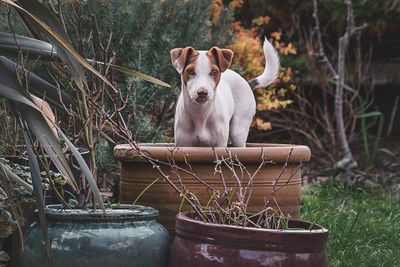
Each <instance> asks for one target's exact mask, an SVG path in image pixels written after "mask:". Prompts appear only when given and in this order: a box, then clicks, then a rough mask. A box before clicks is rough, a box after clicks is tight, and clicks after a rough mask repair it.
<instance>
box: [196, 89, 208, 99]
mask: <svg viewBox="0 0 400 267" xmlns="http://www.w3.org/2000/svg"><path fill="white" fill-rule="evenodd" d="M197 95H198V96H199V97H200V98H206V97H207V95H208V92H207V91H198V92H197Z"/></svg>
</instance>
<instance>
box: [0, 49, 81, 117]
mask: <svg viewBox="0 0 400 267" xmlns="http://www.w3.org/2000/svg"><path fill="white" fill-rule="evenodd" d="M23 72H25V74H26V77H27V79H28V86H29V89H30V93H33V94H34V95H36V96H38V97H40V98H42V99H43V98H44V100H46V101H49V102H51V103H52V104H54V105H55V106H57V107H59V108H61V109H63V106H62V105H61V104H60V97H61V100H62V102H63V103H64V105H65V106H71V105H72V106H75V105H76V104H75V102H74V100H73V98H72V97H70V96H69V95H68V94H66V93H65V92H63V91H61V92H60V94H59V91H58V89H57V87H55V86H54V85H52V84H50V83H48V82H47V81H45V80H43V79H42V78H40V77H39V76H36V75H35V74H33V73H31V72H28V71H26V70H23V69H22V67H21V66H18V65H17V64H16V63H14V62H13V61H11V60H9V59H7V58H5V57H2V56H0V78H1V80H10V77H17V76H18V74H19V73H23ZM14 80H15V79H14ZM0 83H1V82H0ZM24 91H25V90H24Z"/></svg>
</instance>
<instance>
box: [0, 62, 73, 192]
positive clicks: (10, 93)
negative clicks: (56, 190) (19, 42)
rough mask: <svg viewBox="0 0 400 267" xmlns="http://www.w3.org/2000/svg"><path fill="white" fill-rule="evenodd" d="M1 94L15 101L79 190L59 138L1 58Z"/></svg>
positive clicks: (55, 161)
mask: <svg viewBox="0 0 400 267" xmlns="http://www.w3.org/2000/svg"><path fill="white" fill-rule="evenodd" d="M0 78H1V79H0V95H1V96H3V97H5V98H7V99H9V100H11V101H14V104H15V107H16V109H17V110H18V111H19V112H20V114H21V116H22V117H23V119H24V120H25V121H26V122H27V124H28V125H29V128H30V130H31V131H32V132H33V133H34V134H35V136H36V138H37V139H38V140H39V142H40V144H41V145H42V146H43V148H44V149H45V151H46V152H47V154H48V155H49V157H50V159H51V160H52V162H53V163H54V164H55V165H56V167H57V169H58V170H59V171H60V173H61V174H62V175H64V177H65V179H66V180H67V181H68V182H69V183H70V185H71V187H72V188H74V189H75V190H76V191H78V187H77V185H76V182H75V179H74V178H73V173H72V171H71V169H70V167H69V165H68V162H67V159H66V158H65V156H64V153H63V152H62V151H61V149H60V147H59V144H58V142H57V139H56V138H55V136H54V135H53V133H52V131H51V129H50V126H49V125H48V124H47V122H46V120H45V118H44V117H43V114H42V112H41V111H40V109H39V108H38V107H37V106H36V105H35V104H34V103H33V102H32V101H31V97H30V96H29V94H28V93H27V92H26V91H25V89H24V88H23V87H22V86H21V85H20V84H19V81H18V79H17V77H16V76H15V75H13V74H10V71H9V70H8V69H7V68H5V67H4V64H2V61H1V58H0Z"/></svg>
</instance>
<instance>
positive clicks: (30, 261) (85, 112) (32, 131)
mask: <svg viewBox="0 0 400 267" xmlns="http://www.w3.org/2000/svg"><path fill="white" fill-rule="evenodd" d="M0 3H2V4H7V5H9V6H11V7H12V8H14V9H15V10H17V11H18V14H19V15H20V16H21V18H22V20H23V21H24V23H26V26H27V28H28V29H29V30H30V32H31V33H32V35H33V36H35V37H36V38H37V39H33V38H28V37H24V36H18V35H15V34H14V33H12V34H7V33H1V34H0V54H1V55H6V56H9V57H16V58H18V59H21V58H24V60H25V59H29V58H33V59H35V60H37V59H40V60H49V61H51V62H52V64H53V66H54V67H55V68H56V70H57V71H58V72H62V71H63V70H64V69H66V70H67V72H66V73H64V75H67V76H68V77H70V78H68V81H67V84H68V85H69V86H70V87H72V89H73V91H72V92H73V93H72V94H67V93H66V92H64V91H63V90H61V85H60V84H58V86H53V85H51V84H50V83H48V82H47V81H45V80H43V79H41V78H40V77H39V76H37V75H35V74H33V73H31V72H30V71H28V70H27V68H28V67H27V65H25V64H24V62H25V61H21V60H18V64H16V63H14V62H13V61H11V60H9V59H8V58H6V57H4V56H0V76H1V79H0V95H1V96H2V97H4V98H5V99H7V100H8V102H9V104H10V106H11V108H12V110H13V112H14V114H15V116H16V117H17V118H18V121H19V124H20V127H21V128H22V131H23V137H24V141H25V144H26V150H27V156H28V160H29V169H30V179H31V182H32V183H27V182H21V181H23V179H20V178H19V177H18V175H16V174H15V173H14V172H13V171H12V169H10V168H9V167H8V166H7V165H6V164H4V163H0V169H1V171H0V176H1V178H2V181H7V182H8V181H9V182H10V185H12V186H15V185H16V184H18V183H19V184H20V185H21V186H25V187H26V188H30V190H31V191H32V192H33V195H34V197H35V200H36V204H37V210H38V211H37V215H38V220H37V222H36V223H34V224H32V225H31V226H30V227H29V228H28V229H25V231H24V233H25V235H24V241H25V242H24V243H25V245H24V249H23V251H21V252H20V254H19V255H15V254H13V255H12V260H13V264H15V265H16V266H65V264H66V262H68V264H69V265H71V266H91V265H95V264H97V265H107V266H108V265H111V264H117V265H121V266H164V265H165V263H166V259H167V253H168V244H169V237H168V233H167V231H166V230H165V229H164V228H163V227H162V226H161V225H160V224H158V223H157V222H156V221H155V218H156V217H157V215H158V212H157V211H156V210H155V209H153V208H148V207H143V206H132V205H108V206H107V205H105V204H104V203H103V200H102V198H101V194H100V191H99V189H98V187H97V185H96V180H95V178H94V175H95V173H96V161H95V159H94V144H95V142H94V141H93V140H94V138H93V136H94V131H95V128H96V127H95V125H94V124H93V116H94V114H98V113H99V114H101V116H103V117H102V119H103V123H104V125H106V126H107V127H108V128H112V126H113V125H114V124H115V121H114V120H113V118H110V117H109V115H108V113H107V111H106V110H104V107H99V106H98V105H97V103H96V101H95V100H94V99H91V98H90V93H91V91H90V89H91V87H90V86H89V82H88V81H87V79H86V76H85V72H84V69H85V70H87V71H89V73H91V74H92V75H93V80H95V81H97V82H98V84H96V85H97V86H99V84H101V88H102V89H103V90H106V89H105V88H107V90H108V89H109V90H110V91H111V92H108V91H107V92H105V91H103V93H105V94H107V93H110V95H111V96H110V97H111V98H112V99H115V98H114V97H115V96H119V95H118V91H117V90H116V89H115V88H114V86H113V85H112V84H111V82H110V81H109V80H108V79H107V78H106V77H105V76H106V74H107V71H108V70H109V69H110V68H114V69H116V70H118V71H122V72H124V73H127V74H131V75H135V76H138V77H140V78H144V79H147V80H150V81H152V82H157V83H159V84H164V85H165V83H162V82H161V81H158V80H156V79H154V78H151V77H148V76H146V75H142V74H140V73H137V72H134V71H130V70H128V69H125V68H122V67H119V66H116V65H113V64H111V63H107V64H105V63H102V62H95V61H91V62H92V64H89V63H88V60H86V59H84V58H82V57H81V56H80V55H79V54H78V53H77V52H76V51H75V50H74V49H73V48H72V46H71V44H70V42H69V38H68V36H67V34H66V32H65V30H64V28H63V27H62V25H61V23H60V22H59V21H58V19H57V18H56V17H55V16H54V15H53V14H52V13H51V12H49V11H48V10H47V9H46V8H45V7H44V5H43V4H41V2H39V1H37V0H33V1H31V0H29V1H25V0H21V1H19V2H18V4H16V3H14V2H12V1H9V0H0ZM39 38H40V39H45V40H46V41H48V42H49V43H47V42H44V41H41V40H39ZM21 55H22V56H24V57H20V56H21ZM96 63H98V65H99V66H104V67H103V68H102V73H100V72H99V71H98V69H97V68H95V66H94V65H95V64H96ZM96 79H98V80H96ZM99 81H101V82H99ZM92 85H93V84H92ZM35 96H36V97H39V99H43V100H45V101H46V102H49V103H50V104H52V105H54V106H56V107H58V108H60V109H61V110H64V111H65V110H67V112H68V114H69V115H70V116H73V117H76V118H77V120H80V122H81V126H82V135H83V136H84V139H85V140H86V144H87V147H88V150H89V154H90V167H89V166H88V165H87V164H86V162H85V160H84V159H83V158H82V155H81V154H80V153H79V150H78V149H77V148H76V147H75V146H74V145H73V143H72V142H71V140H69V138H68V137H67V136H66V134H64V133H63V132H62V131H61V130H60V128H59V127H58V125H57V124H56V123H55V122H54V120H52V118H51V116H49V113H48V112H45V111H44V110H43V109H42V108H41V107H39V105H38V103H37V101H35ZM36 100H37V99H36ZM117 115H118V114H117ZM99 132H101V131H100V130H99ZM101 134H103V135H104V136H107V133H106V132H105V131H102V132H101ZM126 134H127V135H128V136H129V133H128V132H127V133H126ZM56 135H58V136H59V138H60V139H61V144H60V139H58V138H57V136H56ZM107 138H109V137H108V136H107ZM66 151H68V152H67V153H66ZM48 159H49V160H48ZM50 164H54V166H55V167H56V169H57V171H58V172H59V174H60V177H61V179H62V180H63V181H64V182H65V183H68V184H69V185H70V186H71V188H72V189H73V190H74V191H75V192H76V193H77V194H78V195H79V196H83V198H82V201H81V199H76V201H74V197H67V195H66V194H64V192H63V191H62V190H61V192H60V191H59V190H57V187H56V186H52V188H53V189H54V192H55V194H56V196H57V198H58V199H59V200H60V202H61V203H62V204H61V205H55V206H45V205H44V204H45V202H44V199H43V181H42V178H46V179H47V180H48V182H49V183H50V184H52V183H54V179H52V177H51V175H50V169H49V166H50ZM40 166H44V167H45V171H44V173H41V170H40ZM80 177H81V178H80ZM3 186H4V183H3V182H2V188H3ZM12 194H13V188H11V189H10V190H9V191H8V192H6V195H7V197H8V200H9V201H11V200H12ZM71 199H72V200H71ZM15 205H18V203H16V204H15ZM39 226H40V227H39ZM20 227H21V228H22V227H23V226H21V225H20ZM43 243H45V245H43ZM75 248H77V249H76V250H75ZM79 248H80V249H79Z"/></svg>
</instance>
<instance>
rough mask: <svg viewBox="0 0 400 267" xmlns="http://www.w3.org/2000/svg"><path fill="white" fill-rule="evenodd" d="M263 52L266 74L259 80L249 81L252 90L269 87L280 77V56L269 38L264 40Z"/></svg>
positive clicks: (258, 78) (259, 77)
mask: <svg viewBox="0 0 400 267" xmlns="http://www.w3.org/2000/svg"><path fill="white" fill-rule="evenodd" d="M263 50H264V57H265V68H264V72H263V73H262V74H261V75H260V76H258V77H257V78H255V79H252V80H250V81H248V83H249V85H250V87H251V89H256V88H261V87H267V86H268V85H270V84H271V83H272V82H273V81H274V80H275V79H276V78H277V77H278V71H279V65H280V64H279V56H278V53H277V52H276V50H275V48H274V47H273V46H272V44H271V43H270V42H269V41H268V40H267V38H265V40H264V45H263Z"/></svg>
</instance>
